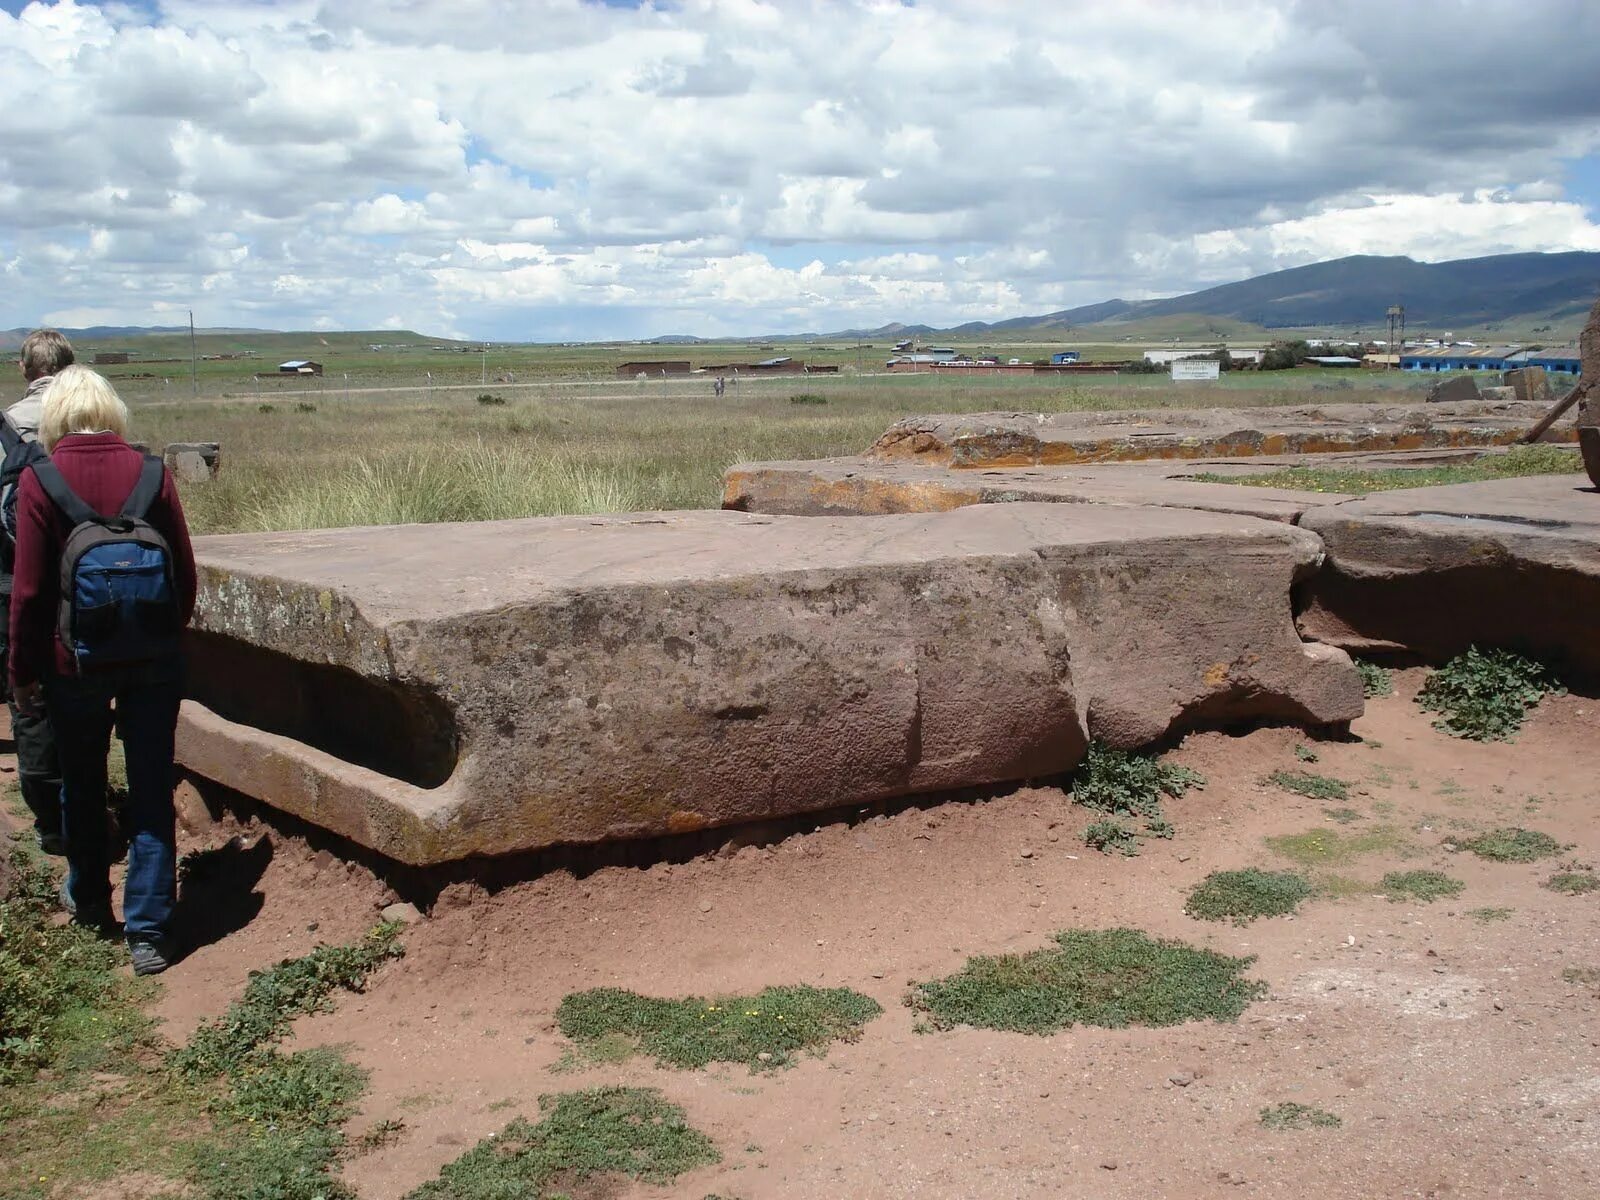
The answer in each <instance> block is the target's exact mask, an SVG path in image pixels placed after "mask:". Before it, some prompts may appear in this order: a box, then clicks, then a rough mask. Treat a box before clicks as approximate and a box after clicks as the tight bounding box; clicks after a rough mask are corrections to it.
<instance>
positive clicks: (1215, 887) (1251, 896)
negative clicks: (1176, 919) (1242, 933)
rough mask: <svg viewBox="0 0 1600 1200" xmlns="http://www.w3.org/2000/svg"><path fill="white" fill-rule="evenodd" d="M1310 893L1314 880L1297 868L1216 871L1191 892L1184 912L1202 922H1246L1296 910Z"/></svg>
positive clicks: (1251, 868)
mask: <svg viewBox="0 0 1600 1200" xmlns="http://www.w3.org/2000/svg"><path fill="white" fill-rule="evenodd" d="M1309 895H1311V884H1310V882H1309V881H1307V879H1306V877H1305V876H1304V875H1298V874H1296V873H1295V872H1293V871H1261V870H1258V869H1257V868H1255V867H1248V868H1246V869H1245V870H1242V871H1213V872H1212V873H1211V874H1210V875H1207V876H1206V877H1205V878H1204V879H1203V880H1201V881H1200V883H1198V884H1197V885H1196V886H1195V888H1194V890H1193V891H1192V892H1190V893H1189V900H1188V903H1186V904H1185V905H1184V911H1185V912H1186V913H1188V914H1189V915H1190V916H1191V917H1194V918H1196V919H1198V920H1201V921H1226V920H1230V919H1231V920H1232V921H1233V923H1234V924H1235V925H1246V924H1248V923H1249V922H1251V921H1253V920H1255V919H1256V918H1257V917H1281V916H1284V915H1285V914H1287V913H1292V912H1293V911H1294V910H1295V909H1296V908H1297V907H1299V905H1300V902H1301V901H1302V900H1304V899H1305V898H1306V897H1307V896H1309Z"/></svg>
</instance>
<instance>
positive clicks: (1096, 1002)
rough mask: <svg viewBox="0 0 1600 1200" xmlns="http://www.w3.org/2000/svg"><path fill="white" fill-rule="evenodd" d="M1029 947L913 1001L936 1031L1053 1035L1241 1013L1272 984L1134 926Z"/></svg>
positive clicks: (916, 991) (937, 984)
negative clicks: (1044, 946)
mask: <svg viewBox="0 0 1600 1200" xmlns="http://www.w3.org/2000/svg"><path fill="white" fill-rule="evenodd" d="M1055 941H1056V945H1055V946H1054V947H1051V948H1048V949H1042V950H1034V951H1030V952H1029V953H1026V954H1003V955H998V956H994V957H987V956H986V957H979V958H970V959H968V960H967V965H966V966H965V967H964V968H963V969H962V970H961V971H960V972H958V973H957V974H955V975H951V976H949V977H948V978H945V979H939V980H935V981H933V982H931V983H920V984H916V985H914V986H913V987H912V989H911V992H910V994H909V995H908V996H907V998H906V1003H907V1004H908V1005H909V1006H910V1007H911V1008H912V1009H914V1010H915V1011H917V1012H918V1013H920V1014H921V1015H922V1016H923V1017H924V1018H925V1019H926V1021H927V1023H928V1024H929V1025H930V1026H931V1027H933V1028H935V1029H952V1028H954V1027H955V1026H957V1025H971V1026H975V1027H977V1028H980V1029H1000V1030H1006V1031H1009V1032H1014V1033H1032V1034H1051V1033H1056V1032H1058V1031H1060V1030H1062V1029H1069V1028H1071V1027H1072V1026H1074V1025H1099V1026H1104V1027H1106V1028H1111V1029H1121V1028H1123V1027H1125V1026H1128V1025H1147V1026H1165V1025H1178V1024H1181V1023H1183V1022H1185V1021H1202V1020H1210V1021H1233V1020H1237V1019H1238V1017H1239V1014H1240V1013H1242V1012H1243V1011H1244V1010H1245V1008H1246V1007H1248V1006H1249V1004H1250V1003H1251V1001H1253V1000H1257V999H1259V998H1260V997H1262V996H1263V995H1265V994H1266V990H1267V989H1266V984H1264V983H1259V982H1256V981H1253V980H1249V979H1245V978H1243V975H1242V973H1243V971H1244V970H1245V968H1247V967H1248V966H1249V965H1250V964H1251V963H1252V962H1254V961H1255V960H1254V959H1253V958H1229V957H1227V956H1226V955H1221V954H1216V953H1213V952H1212V951H1210V950H1203V949H1201V948H1199V947H1197V946H1191V945H1188V944H1186V943H1184V942H1180V941H1175V940H1165V939H1160V938H1152V937H1150V936H1149V935H1148V934H1146V933H1143V932H1141V931H1140V930H1137V929H1099V930H1087V929H1076V930H1067V931H1065V932H1062V933H1058V934H1056V937H1055Z"/></svg>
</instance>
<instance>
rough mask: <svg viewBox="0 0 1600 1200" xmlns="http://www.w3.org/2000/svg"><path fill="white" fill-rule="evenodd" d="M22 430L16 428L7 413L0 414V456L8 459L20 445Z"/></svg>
mask: <svg viewBox="0 0 1600 1200" xmlns="http://www.w3.org/2000/svg"><path fill="white" fill-rule="evenodd" d="M22 442H23V437H22V430H20V429H18V428H17V427H16V424H15V423H14V422H13V421H12V420H11V416H10V414H8V413H0V454H3V455H4V456H5V457H6V458H10V457H11V455H12V453H13V452H14V451H15V450H16V448H17V447H18V446H20V445H22Z"/></svg>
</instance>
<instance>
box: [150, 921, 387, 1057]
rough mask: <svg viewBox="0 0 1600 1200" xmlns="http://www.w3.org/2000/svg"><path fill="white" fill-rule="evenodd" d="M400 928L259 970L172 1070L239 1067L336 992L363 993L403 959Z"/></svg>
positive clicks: (181, 1054) (202, 1028) (182, 1052)
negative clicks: (375, 975) (376, 975)
mask: <svg viewBox="0 0 1600 1200" xmlns="http://www.w3.org/2000/svg"><path fill="white" fill-rule="evenodd" d="M400 929H401V926H399V925H397V924H394V923H390V922H386V923H384V924H380V925H378V926H375V927H374V928H373V929H372V930H371V931H370V932H369V933H368V934H367V935H366V936H365V937H363V938H362V939H361V940H360V941H358V942H355V943H352V944H351V945H348V946H318V947H317V948H316V949H315V950H313V951H311V953H309V954H306V955H304V956H302V957H300V958H290V959H285V960H284V961H283V962H281V963H279V964H278V965H277V966H275V967H271V968H268V969H267V970H265V971H257V972H255V973H254V974H252V975H251V976H250V982H249V983H248V984H247V985H245V990H244V996H243V997H242V998H241V999H239V1000H236V1001H234V1003H232V1004H230V1005H229V1006H228V1011H227V1012H226V1013H224V1014H223V1015H222V1016H221V1017H220V1018H218V1019H217V1020H215V1021H212V1022H209V1023H208V1024H205V1025H202V1026H200V1028H199V1029H197V1030H195V1033H194V1036H193V1037H191V1038H190V1039H189V1044H188V1045H187V1046H185V1047H184V1048H183V1049H181V1050H178V1051H176V1052H175V1053H174V1054H173V1056H172V1066H173V1068H174V1069H175V1070H176V1071H178V1072H179V1073H180V1074H182V1075H186V1076H189V1077H191V1078H204V1077H209V1076H215V1075H221V1074H226V1073H230V1072H233V1071H235V1070H237V1069H239V1068H240V1067H241V1066H242V1065H243V1064H245V1063H246V1062H247V1061H248V1060H249V1058H250V1056H251V1055H252V1054H254V1053H255V1052H256V1051H258V1050H260V1049H261V1048H262V1047H264V1046H270V1045H272V1044H273V1043H275V1042H277V1041H280V1040H281V1039H282V1038H283V1036H284V1035H285V1034H287V1033H288V1032H289V1026H290V1025H291V1024H293V1022H294V1020H295V1018H296V1017H300V1016H303V1015H305V1014H306V1013H312V1012H322V1011H326V1009H327V1007H328V1001H329V997H330V996H332V995H333V993H334V992H335V991H338V990H341V989H342V990H344V991H351V992H359V991H360V990H361V989H362V987H363V986H364V985H365V984H366V981H367V977H368V976H369V975H371V974H372V972H374V971H375V970H377V969H378V968H379V967H380V966H382V965H383V964H384V963H385V962H387V961H389V960H390V959H394V958H399V957H401V955H402V954H404V949H403V948H402V947H401V945H400Z"/></svg>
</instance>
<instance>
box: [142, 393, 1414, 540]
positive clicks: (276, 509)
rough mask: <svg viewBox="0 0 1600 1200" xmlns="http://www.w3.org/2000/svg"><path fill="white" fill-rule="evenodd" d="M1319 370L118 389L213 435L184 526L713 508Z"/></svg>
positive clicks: (145, 424)
mask: <svg viewBox="0 0 1600 1200" xmlns="http://www.w3.org/2000/svg"><path fill="white" fill-rule="evenodd" d="M1392 378H1393V377H1389V380H1388V381H1386V380H1385V378H1384V377H1383V376H1377V375H1374V376H1364V377H1362V378H1361V379H1360V380H1359V381H1358V382H1359V383H1360V384H1362V385H1363V386H1362V387H1361V388H1359V389H1358V390H1357V391H1355V392H1343V393H1335V394H1342V395H1344V396H1351V395H1356V394H1359V395H1360V396H1361V397H1362V398H1363V399H1373V400H1376V399H1381V398H1393V397H1394V396H1397V395H1404V394H1407V393H1404V392H1393V391H1387V390H1384V389H1383V388H1382V387H1381V386H1380V385H1383V384H1385V383H1386V382H1392ZM1321 381H1322V377H1321V376H1319V375H1316V374H1315V373H1312V372H1288V371H1282V372H1270V373H1266V374H1254V373H1251V374H1241V375H1237V376H1233V377H1229V378H1227V379H1226V380H1225V381H1224V382H1222V383H1220V384H1173V383H1172V382H1170V381H1169V380H1167V379H1166V378H1165V377H1164V376H1131V377H1102V378H1096V379H1095V381H1094V382H1092V383H1090V382H1087V381H1085V380H1082V379H1079V380H1074V381H1072V382H1070V383H1063V382H1061V381H1060V380H1058V379H1053V378H1038V377H1034V376H1021V377H991V378H989V379H987V380H982V381H978V380H963V379H942V378H930V377H928V376H925V375H896V376H884V377H878V378H871V379H859V378H851V377H848V376H841V377H837V378H829V377H812V378H810V379H795V378H789V379H764V380H761V381H759V382H749V383H745V384H742V385H740V387H739V388H737V389H734V388H729V389H728V394H727V395H726V396H724V397H722V398H720V399H718V398H715V397H713V396H712V395H711V389H710V386H709V383H708V382H707V381H705V380H703V379H697V380H694V381H692V382H686V383H679V382H672V381H668V382H665V383H661V382H650V383H643V384H641V383H627V382H616V383H610V384H605V385H599V386H589V385H580V384H570V383H569V384H563V383H558V382H550V381H546V382H542V383H539V384H537V385H528V386H518V387H515V388H510V387H504V386H501V387H495V386H491V387H489V388H488V389H487V391H488V392H489V393H491V394H494V395H496V396H498V397H502V398H503V399H504V400H505V403H504V404H503V405H484V404H480V403H478V399H477V397H478V394H479V393H480V392H482V391H484V390H485V389H482V388H478V387H470V388H465V389H459V390H447V389H442V388H441V389H436V390H434V391H432V392H429V391H425V390H418V391H391V392H381V391H380V392H373V393H359V394H354V395H352V396H350V397H349V398H348V399H347V398H345V396H344V395H343V393H342V391H329V392H326V393H324V394H320V395H310V396H296V397H287V398H286V397H274V398H269V399H266V400H262V401H257V400H255V399H253V398H252V399H235V400H225V399H209V400H208V399H201V400H187V399H174V400H164V399H161V400H154V399H146V400H140V399H139V398H138V397H136V396H132V395H130V396H128V399H129V401H130V405H131V406H132V408H133V413H134V433H135V436H137V437H139V438H141V439H142V440H144V441H146V442H148V443H149V444H150V445H152V446H162V445H165V444H166V443H168V442H174V441H188V440H201V441H216V442H220V443H221V444H222V448H223V450H222V454H223V468H222V474H221V476H220V478H219V479H217V480H216V481H215V482H214V483H210V484H196V485H190V486H188V487H186V488H185V489H184V504H185V507H186V508H187V510H188V512H189V518H190V521H191V524H192V525H193V526H194V528H195V530H196V531H197V532H204V533H219V532H235V531H247V530H270V529H315V528H328V527H333V526H345V525H388V524H396V523H401V522H413V521H416V522H425V521H463V520H490V519H498V518H508V517H520V516H535V515H554V514H561V513H586V512H627V511H636V510H647V509H670V508H703V507H716V506H717V505H718V504H719V503H720V501H721V495H722V485H721V480H722V473H723V471H724V470H725V469H726V468H727V467H728V466H730V465H731V464H733V463H736V462H744V461H755V460H770V459H794V458H818V457H825V456H831V455H840V454H853V453H858V452H860V451H861V450H864V449H865V448H866V447H867V446H868V445H870V444H871V443H872V441H873V440H874V439H875V438H877V436H878V435H879V434H881V433H882V432H883V431H884V429H886V428H887V427H888V426H889V425H890V424H892V423H893V422H894V421H896V420H899V419H900V418H902V417H905V416H912V415H916V414H919V413H936V412H980V411H986V410H1013V411H1035V412H1059V411H1074V410H1078V411H1083V410H1094V409H1128V408H1144V407H1151V408H1154V407H1162V406H1173V407H1184V408H1191V407H1204V406H1217V405H1224V406H1250V405H1281V404H1293V403H1304V402H1306V401H1308V400H1310V399H1311V398H1312V397H1313V396H1322V395H1324V394H1325V393H1322V392H1314V391H1313V386H1314V385H1315V384H1316V383H1318V382H1321ZM797 395H809V396H813V397H822V398H823V399H824V400H825V401H826V403H821V404H818V403H793V402H792V398H793V397H795V396H797ZM263 406H265V409H266V410H265V411H263ZM307 408H310V409H311V410H312V411H306V409H307Z"/></svg>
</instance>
